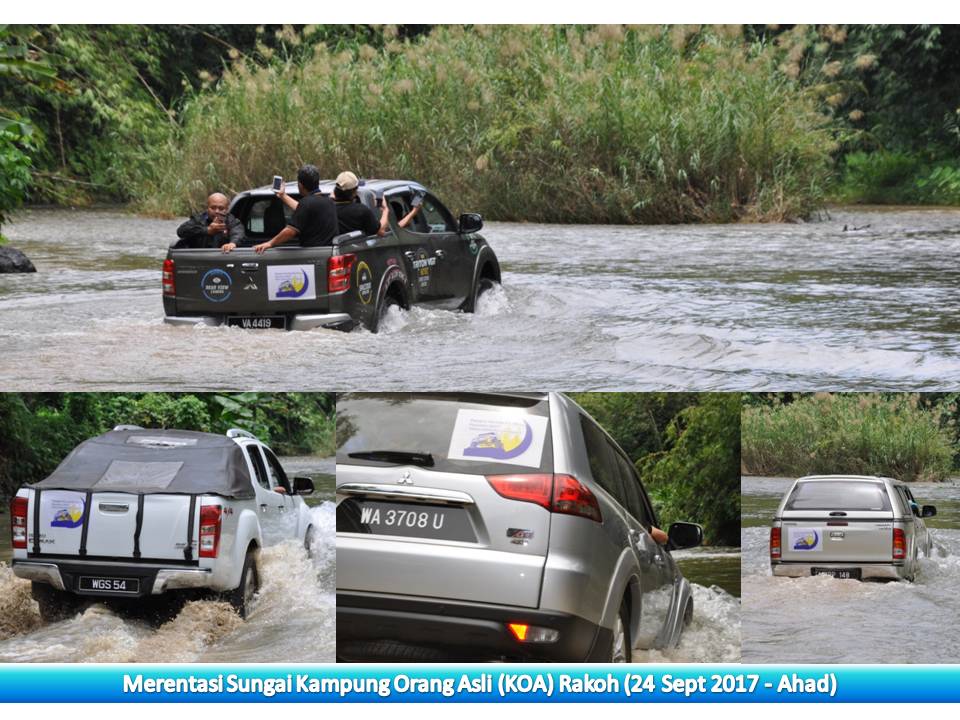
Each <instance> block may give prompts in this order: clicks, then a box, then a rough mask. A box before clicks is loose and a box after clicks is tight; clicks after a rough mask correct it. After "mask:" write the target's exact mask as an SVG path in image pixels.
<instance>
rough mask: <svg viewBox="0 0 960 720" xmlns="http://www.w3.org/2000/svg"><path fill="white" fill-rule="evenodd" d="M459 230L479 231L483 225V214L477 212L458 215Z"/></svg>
mask: <svg viewBox="0 0 960 720" xmlns="http://www.w3.org/2000/svg"><path fill="white" fill-rule="evenodd" d="M459 224H460V232H462V233H475V232H480V228H482V227H483V215H480V214H479V213H464V214H463V215H461V216H460V222H459Z"/></svg>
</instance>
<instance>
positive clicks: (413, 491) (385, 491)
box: [337, 483, 476, 505]
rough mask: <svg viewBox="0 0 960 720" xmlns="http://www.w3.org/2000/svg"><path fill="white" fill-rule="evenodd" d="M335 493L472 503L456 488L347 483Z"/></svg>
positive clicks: (433, 502) (436, 501)
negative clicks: (441, 488)
mask: <svg viewBox="0 0 960 720" xmlns="http://www.w3.org/2000/svg"><path fill="white" fill-rule="evenodd" d="M337 495H364V496H374V497H376V498H377V499H384V500H408V501H409V500H414V501H420V502H425V503H432V504H435V505H474V504H476V503H475V502H474V500H473V498H472V497H470V496H469V495H467V494H466V493H464V492H458V491H456V490H440V489H437V488H423V487H415V488H408V487H388V486H384V485H365V484H362V483H347V484H346V485H341V486H339V487H338V488H337Z"/></svg>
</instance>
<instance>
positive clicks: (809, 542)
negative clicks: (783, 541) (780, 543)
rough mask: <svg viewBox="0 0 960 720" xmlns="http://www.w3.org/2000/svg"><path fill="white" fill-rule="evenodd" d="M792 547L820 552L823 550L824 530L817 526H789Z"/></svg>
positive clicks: (798, 549)
mask: <svg viewBox="0 0 960 720" xmlns="http://www.w3.org/2000/svg"><path fill="white" fill-rule="evenodd" d="M788 530H789V532H788V533H787V535H788V540H789V541H790V549H791V550H797V551H803V552H820V551H821V550H823V538H822V537H821V533H822V531H821V530H819V529H815V528H802V527H797V528H794V527H792V528H788Z"/></svg>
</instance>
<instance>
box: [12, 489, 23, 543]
mask: <svg viewBox="0 0 960 720" xmlns="http://www.w3.org/2000/svg"><path fill="white" fill-rule="evenodd" d="M10 544H11V545H13V548H14V549H15V550H16V549H20V550H26V549H27V499H26V498H25V497H15V498H13V500H11V501H10Z"/></svg>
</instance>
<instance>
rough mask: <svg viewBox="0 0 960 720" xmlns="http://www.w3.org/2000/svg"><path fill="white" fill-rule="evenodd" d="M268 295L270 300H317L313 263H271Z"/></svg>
mask: <svg viewBox="0 0 960 720" xmlns="http://www.w3.org/2000/svg"><path fill="white" fill-rule="evenodd" d="M267 297H268V298H269V299H270V300H316V299H317V283H316V279H315V277H314V268H313V265H269V266H268V267H267Z"/></svg>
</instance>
